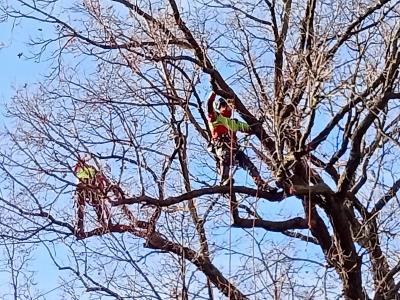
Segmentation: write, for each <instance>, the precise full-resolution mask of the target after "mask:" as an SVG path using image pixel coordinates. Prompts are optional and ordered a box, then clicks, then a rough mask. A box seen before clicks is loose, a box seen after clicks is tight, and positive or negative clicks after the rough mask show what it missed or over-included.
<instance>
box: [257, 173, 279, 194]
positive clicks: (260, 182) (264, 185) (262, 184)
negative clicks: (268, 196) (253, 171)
mask: <svg viewBox="0 0 400 300" xmlns="http://www.w3.org/2000/svg"><path fill="white" fill-rule="evenodd" d="M254 182H255V183H256V185H257V188H258V189H260V190H261V191H265V192H268V193H277V192H278V189H277V188H275V187H270V186H269V185H268V183H266V182H265V181H264V180H262V179H261V178H260V177H258V178H254Z"/></svg>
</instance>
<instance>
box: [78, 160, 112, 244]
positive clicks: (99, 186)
mask: <svg viewBox="0 0 400 300" xmlns="http://www.w3.org/2000/svg"><path fill="white" fill-rule="evenodd" d="M74 173H75V176H76V177H77V179H78V183H77V185H76V196H77V213H76V215H77V222H76V228H75V234H76V235H77V237H79V238H83V237H84V234H85V230H84V223H83V222H84V215H85V205H86V203H88V204H89V205H91V206H93V207H94V209H95V211H96V215H97V221H98V222H99V223H100V225H101V226H102V228H103V229H105V230H107V228H108V226H109V225H110V222H111V218H110V212H109V209H108V208H107V206H106V204H105V200H106V197H107V192H106V190H105V188H106V186H107V179H106V178H105V177H104V175H103V174H102V173H101V172H98V171H97V170H96V169H95V168H94V167H93V166H91V165H89V164H87V162H86V161H85V159H83V158H78V162H77V163H76V165H75V167H74Z"/></svg>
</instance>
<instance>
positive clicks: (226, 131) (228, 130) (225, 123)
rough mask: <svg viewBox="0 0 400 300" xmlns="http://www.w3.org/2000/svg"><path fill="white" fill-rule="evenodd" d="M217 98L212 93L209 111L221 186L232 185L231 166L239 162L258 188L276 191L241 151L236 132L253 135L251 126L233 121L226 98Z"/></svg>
mask: <svg viewBox="0 0 400 300" xmlns="http://www.w3.org/2000/svg"><path fill="white" fill-rule="evenodd" d="M215 98H216V94H215V92H214V91H212V92H211V93H210V96H209V97H208V101H207V111H208V122H209V125H210V129H211V135H212V143H213V145H214V149H215V152H216V155H217V158H218V165H219V175H220V184H221V185H228V184H229V183H230V178H229V170H230V166H231V163H232V164H235V162H237V163H238V165H239V166H240V167H241V168H243V169H245V170H246V171H248V172H249V174H250V176H251V177H252V178H253V180H254V182H255V184H256V185H257V187H258V188H260V189H263V190H266V191H271V192H273V191H276V189H274V188H271V187H269V186H268V185H267V184H266V182H265V181H264V180H263V179H262V178H261V176H260V173H259V172H258V170H257V168H256V167H255V165H254V164H253V163H252V162H251V161H250V159H249V158H248V156H247V155H246V154H244V152H243V151H242V150H240V149H239V145H238V143H237V137H236V132H237V131H241V132H244V133H251V128H250V126H249V125H248V124H247V123H244V122H240V121H237V120H235V119H231V117H232V109H231V107H230V105H229V104H228V102H227V101H226V100H225V99H224V98H219V99H218V100H215ZM231 153H232V156H233V157H232V158H231Z"/></svg>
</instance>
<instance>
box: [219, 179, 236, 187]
mask: <svg viewBox="0 0 400 300" xmlns="http://www.w3.org/2000/svg"><path fill="white" fill-rule="evenodd" d="M231 181H232V185H233V184H234V183H235V180H234V179H233V178H229V177H228V178H225V179H223V178H221V181H220V183H219V184H220V185H222V186H230V185H231Z"/></svg>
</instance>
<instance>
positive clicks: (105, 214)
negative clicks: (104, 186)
mask: <svg viewBox="0 0 400 300" xmlns="http://www.w3.org/2000/svg"><path fill="white" fill-rule="evenodd" d="M96 201H97V202H96V203H95V204H94V209H95V211H96V215H97V221H98V222H99V224H100V226H101V227H102V228H103V229H104V230H107V229H108V228H109V226H110V222H111V215H110V210H109V209H108V207H107V205H106V202H105V198H104V197H102V196H101V195H100V194H98V199H97V200H96Z"/></svg>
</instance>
